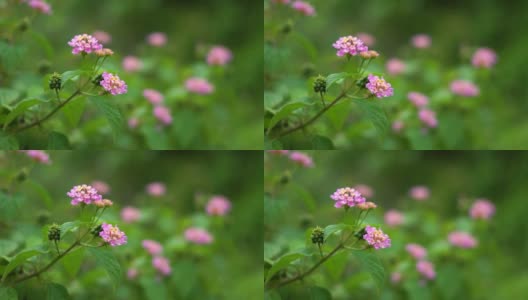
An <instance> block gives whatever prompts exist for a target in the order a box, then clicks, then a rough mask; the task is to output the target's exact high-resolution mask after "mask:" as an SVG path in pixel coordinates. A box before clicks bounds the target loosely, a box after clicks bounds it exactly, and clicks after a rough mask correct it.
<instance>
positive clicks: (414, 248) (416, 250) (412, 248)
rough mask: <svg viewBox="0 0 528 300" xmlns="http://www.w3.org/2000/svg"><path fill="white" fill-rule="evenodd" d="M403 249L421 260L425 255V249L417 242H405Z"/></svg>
mask: <svg viewBox="0 0 528 300" xmlns="http://www.w3.org/2000/svg"><path fill="white" fill-rule="evenodd" d="M405 250H407V252H408V253H409V254H410V255H411V256H412V257H413V258H414V259H416V260H422V259H423V258H425V257H426V256H427V250H425V248H424V247H422V246H420V245H418V244H407V246H405Z"/></svg>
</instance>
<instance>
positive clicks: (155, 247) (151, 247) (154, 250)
mask: <svg viewBox="0 0 528 300" xmlns="http://www.w3.org/2000/svg"><path fill="white" fill-rule="evenodd" d="M141 245H142V246H143V249H145V250H147V252H148V253H149V254H150V255H158V254H161V252H163V246H162V245H161V244H160V243H158V242H156V241H153V240H143V241H142V242H141Z"/></svg>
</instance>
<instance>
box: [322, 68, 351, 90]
mask: <svg viewBox="0 0 528 300" xmlns="http://www.w3.org/2000/svg"><path fill="white" fill-rule="evenodd" d="M348 76H350V74H349V73H347V72H341V73H334V74H330V75H328V76H327V77H326V89H327V90H328V89H329V88H330V87H331V86H332V85H334V84H335V83H340V80H343V79H345V78H347V77H348Z"/></svg>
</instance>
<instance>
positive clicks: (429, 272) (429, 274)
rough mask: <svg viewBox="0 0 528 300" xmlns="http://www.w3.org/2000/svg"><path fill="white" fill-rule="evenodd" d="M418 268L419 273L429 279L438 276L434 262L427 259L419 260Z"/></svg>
mask: <svg viewBox="0 0 528 300" xmlns="http://www.w3.org/2000/svg"><path fill="white" fill-rule="evenodd" d="M416 270H417V271H418V273H420V274H421V275H422V276H423V277H425V278H426V279H428V280H433V279H435V277H436V272H435V270H434V266H433V264H432V263H431V262H428V261H426V260H422V261H419V262H417V263H416Z"/></svg>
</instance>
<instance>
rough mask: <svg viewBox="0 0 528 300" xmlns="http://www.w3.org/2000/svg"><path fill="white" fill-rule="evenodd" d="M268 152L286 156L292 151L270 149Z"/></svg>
mask: <svg viewBox="0 0 528 300" xmlns="http://www.w3.org/2000/svg"><path fill="white" fill-rule="evenodd" d="M266 152H268V153H269V154H274V155H282V156H286V155H288V154H289V153H290V151H289V150H268V151H266Z"/></svg>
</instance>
